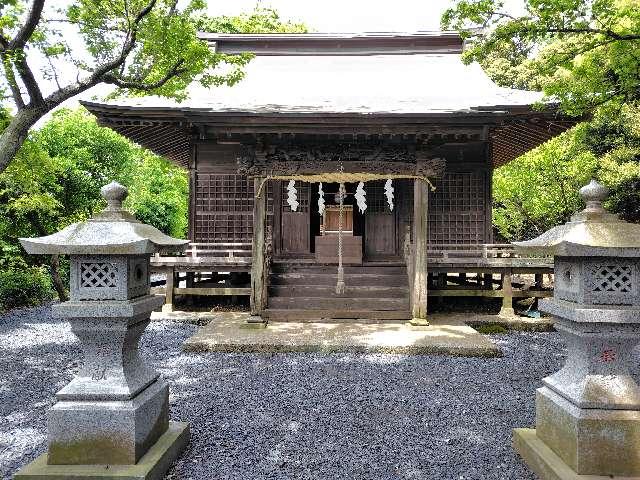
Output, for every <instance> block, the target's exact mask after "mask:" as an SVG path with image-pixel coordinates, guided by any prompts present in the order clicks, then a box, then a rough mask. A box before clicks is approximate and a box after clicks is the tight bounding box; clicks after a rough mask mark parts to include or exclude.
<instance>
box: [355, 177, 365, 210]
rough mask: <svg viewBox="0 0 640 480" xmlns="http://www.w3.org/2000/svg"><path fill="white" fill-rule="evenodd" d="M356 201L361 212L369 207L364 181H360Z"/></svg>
mask: <svg viewBox="0 0 640 480" xmlns="http://www.w3.org/2000/svg"><path fill="white" fill-rule="evenodd" d="M354 197H355V199H356V202H357V203H358V209H359V210H360V213H364V211H365V210H366V209H367V194H366V192H365V191H364V182H359V183H358V188H356V194H355V195H354Z"/></svg>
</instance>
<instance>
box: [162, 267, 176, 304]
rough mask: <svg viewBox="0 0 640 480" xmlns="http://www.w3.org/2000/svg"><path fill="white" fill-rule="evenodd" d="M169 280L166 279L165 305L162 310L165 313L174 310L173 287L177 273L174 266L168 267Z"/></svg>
mask: <svg viewBox="0 0 640 480" xmlns="http://www.w3.org/2000/svg"><path fill="white" fill-rule="evenodd" d="M166 275H167V280H166V281H165V289H164V290H165V291H164V305H163V306H162V311H163V312H165V313H171V312H173V287H174V283H175V277H176V273H175V271H174V269H173V267H169V268H167V269H166Z"/></svg>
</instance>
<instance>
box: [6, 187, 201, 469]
mask: <svg viewBox="0 0 640 480" xmlns="http://www.w3.org/2000/svg"><path fill="white" fill-rule="evenodd" d="M101 192H102V195H103V197H104V198H105V199H106V200H107V203H108V205H107V208H106V209H105V210H104V211H103V212H102V213H100V214H98V215H96V216H94V217H93V218H91V219H90V220H88V221H86V222H82V223H75V224H73V225H70V226H68V227H66V228H65V229H63V230H61V231H60V232H58V233H55V234H53V235H49V236H46V237H41V238H30V239H28V238H23V239H20V242H21V243H22V245H23V247H24V249H25V250H26V251H27V252H28V253H31V254H42V255H51V254H62V255H69V258H70V262H71V276H70V278H71V282H70V283H71V286H70V298H71V299H70V301H68V302H65V303H61V304H58V305H55V306H54V313H55V314H57V315H58V316H60V317H63V318H66V319H68V320H69V322H70V324H71V329H72V331H73V333H74V334H75V335H76V336H77V337H78V339H79V340H80V343H81V345H82V349H83V351H84V364H83V366H82V368H81V369H80V371H79V373H78V375H77V376H76V377H75V378H74V379H73V380H72V381H71V383H69V384H68V385H67V386H66V387H64V388H63V389H62V390H60V391H59V392H58V393H57V395H56V397H57V400H58V401H57V403H56V404H55V405H54V406H53V407H52V408H51V409H50V410H49V411H48V416H47V424H48V425H47V426H48V444H49V449H48V453H46V454H44V455H42V456H41V457H39V458H38V459H36V460H35V461H34V462H33V463H31V464H29V465H27V466H26V467H25V468H23V469H22V470H21V471H20V472H19V473H18V474H17V475H16V478H17V479H27V478H56V479H60V478H127V479H129V478H145V479H148V478H160V477H162V476H163V475H164V472H165V471H166V469H167V468H168V467H169V465H170V464H171V462H172V461H173V460H174V459H175V458H176V457H177V456H178V454H179V453H180V452H181V450H182V449H183V448H184V446H186V444H187V442H188V439H189V428H188V424H186V423H174V422H169V412H168V410H169V387H168V384H167V382H166V381H165V380H163V379H162V377H160V374H159V373H158V372H156V371H155V370H154V369H153V367H151V366H149V365H148V364H146V363H145V362H144V360H143V359H142V358H141V357H140V355H139V352H138V342H139V340H140V336H141V335H142V333H143V331H144V329H145V328H146V327H147V325H148V324H149V317H150V314H151V312H152V311H153V310H154V309H157V308H158V307H160V306H161V305H162V303H163V298H161V297H156V296H153V295H150V279H149V261H150V257H151V254H153V253H155V252H158V251H176V250H183V249H184V248H185V245H186V243H187V241H186V240H178V239H176V238H171V237H168V236H167V235H164V234H163V233H162V232H160V231H159V230H157V229H156V228H154V227H152V226H150V225H145V224H143V223H140V222H139V221H138V220H136V219H135V217H134V216H133V215H131V214H130V213H128V212H126V211H125V210H123V209H122V201H123V200H124V199H125V197H126V196H127V190H126V188H124V187H123V186H122V185H119V184H118V183H115V182H112V183H110V184H109V185H107V186H105V187H103V188H102V190H101Z"/></svg>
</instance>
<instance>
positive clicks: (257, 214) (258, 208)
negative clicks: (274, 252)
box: [251, 177, 267, 317]
mask: <svg viewBox="0 0 640 480" xmlns="http://www.w3.org/2000/svg"><path fill="white" fill-rule="evenodd" d="M263 180H264V177H256V178H255V179H254V180H253V192H254V200H253V242H252V251H251V257H252V262H251V315H252V316H254V317H259V316H260V315H262V312H263V311H264V309H265V307H266V300H267V299H266V298H265V294H264V292H265V291H266V289H265V288H264V285H263V282H264V273H265V272H264V267H265V262H264V261H265V230H266V223H267V189H266V188H263V189H260V187H261V185H262V182H263Z"/></svg>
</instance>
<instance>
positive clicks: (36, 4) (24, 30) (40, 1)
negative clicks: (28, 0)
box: [9, 0, 45, 50]
mask: <svg viewBox="0 0 640 480" xmlns="http://www.w3.org/2000/svg"><path fill="white" fill-rule="evenodd" d="M44 2H45V0H33V6H32V7H31V11H30V12H29V15H28V16H27V19H26V20H25V22H24V25H22V27H21V28H20V30H18V33H16V36H15V37H14V38H13V40H11V41H10V42H9V50H14V49H21V48H24V46H25V45H26V43H27V41H28V40H29V39H30V38H31V35H32V34H33V31H34V30H35V29H36V27H37V26H38V23H39V22H40V17H41V16H42V9H43V8H44Z"/></svg>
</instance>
